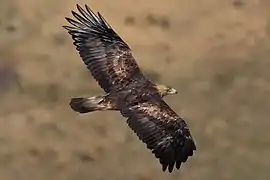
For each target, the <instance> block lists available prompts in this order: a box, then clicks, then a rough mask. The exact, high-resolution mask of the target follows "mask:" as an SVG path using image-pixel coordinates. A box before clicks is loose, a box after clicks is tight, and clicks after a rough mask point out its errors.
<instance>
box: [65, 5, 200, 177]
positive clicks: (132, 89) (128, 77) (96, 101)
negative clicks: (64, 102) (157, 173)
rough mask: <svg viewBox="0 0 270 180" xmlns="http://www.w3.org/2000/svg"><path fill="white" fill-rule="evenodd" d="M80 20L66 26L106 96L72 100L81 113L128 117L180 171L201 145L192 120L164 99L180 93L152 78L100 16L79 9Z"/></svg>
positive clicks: (160, 156)
mask: <svg viewBox="0 0 270 180" xmlns="http://www.w3.org/2000/svg"><path fill="white" fill-rule="evenodd" d="M77 8H78V10H79V12H80V15H79V14H78V13H76V12H74V11H72V14H73V16H74V17H75V18H76V19H77V21H75V20H73V19H70V18H66V19H67V21H68V22H69V23H70V24H71V25H73V26H64V28H65V29H67V30H68V33H69V34H70V35H71V36H72V39H73V40H74V45H75V46H76V49H77V50H78V52H79V54H80V57H81V58H82V60H83V62H84V64H85V65H86V66H87V68H88V69H89V70H90V72H91V74H92V76H93V77H94V78H95V79H96V81H97V82H98V84H99V85H100V87H101V88H103V89H104V91H105V93H106V94H105V95H99V96H95V97H90V98H72V99H71V101H70V107H71V108H72V109H73V110H74V111H76V112H79V113H89V112H93V111H103V110H113V111H119V112H120V113H121V114H122V115H123V116H124V117H126V118H127V124H128V126H129V127H130V128H131V129H132V130H133V131H134V132H135V133H136V134H137V136H138V137H139V139H140V140H141V141H142V142H144V143H145V144H146V145H147V148H148V149H150V150H151V151H152V153H153V154H154V155H155V157H156V158H158V159H159V161H160V163H161V164H162V169H163V171H165V170H166V169H168V171H169V172H172V170H173V168H174V167H176V168H177V169H179V168H180V166H181V164H182V163H183V162H186V161H187V159H188V157H189V156H192V155H193V151H195V150H196V145H195V143H194V141H193V139H192V136H191V134H190V131H189V128H188V126H187V124H186V122H185V121H184V120H183V119H182V118H181V117H179V116H178V115H177V114H176V113H175V112H174V111H173V110H172V109H171V108H170V107H169V105H168V104H166V103H165V101H164V100H163V97H164V96H166V95H169V94H176V93H177V92H176V90H175V89H174V88H171V87H169V86H165V85H157V84H155V83H153V82H151V81H150V80H149V79H147V78H146V77H145V76H144V75H143V73H142V71H141V70H140V68H139V67H138V64H137V63H136V61H135V59H134V57H133V55H132V52H131V49H130V48H129V46H128V45H127V44H126V43H125V42H124V41H123V40H122V39H121V38H120V37H119V36H118V35H117V33H116V32H115V31H114V30H113V29H112V27H111V26H110V25H109V24H108V23H107V22H106V20H105V19H104V18H103V17H102V16H101V14H100V13H98V14H97V15H95V14H94V13H93V12H92V10H91V9H90V8H89V7H88V6H87V5H85V8H86V10H84V9H83V8H82V7H80V6H79V5H77Z"/></svg>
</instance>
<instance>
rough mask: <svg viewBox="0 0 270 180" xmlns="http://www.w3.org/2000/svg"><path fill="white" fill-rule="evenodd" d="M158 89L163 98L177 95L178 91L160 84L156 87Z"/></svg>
mask: <svg viewBox="0 0 270 180" xmlns="http://www.w3.org/2000/svg"><path fill="white" fill-rule="evenodd" d="M156 89H157V90H158V92H159V94H160V95H161V96H162V97H164V96H167V95H172V94H177V90H176V89H174V88H172V87H170V86H165V85H161V84H158V85H156Z"/></svg>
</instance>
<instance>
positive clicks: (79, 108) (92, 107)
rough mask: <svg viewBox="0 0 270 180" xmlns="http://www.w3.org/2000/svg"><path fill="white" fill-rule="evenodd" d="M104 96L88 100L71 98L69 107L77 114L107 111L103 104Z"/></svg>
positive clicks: (105, 105) (105, 104) (106, 106)
mask: <svg viewBox="0 0 270 180" xmlns="http://www.w3.org/2000/svg"><path fill="white" fill-rule="evenodd" d="M103 101H104V96H95V97H90V98H82V97H79V98H71V100H70V103H69V105H70V107H71V109H73V110H74V111H76V112H79V113H89V112H93V111H101V110H107V109H109V107H108V104H107V103H104V102H103Z"/></svg>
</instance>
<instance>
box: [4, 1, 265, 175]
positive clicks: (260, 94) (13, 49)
mask: <svg viewBox="0 0 270 180" xmlns="http://www.w3.org/2000/svg"><path fill="white" fill-rule="evenodd" d="M76 3H80V4H81V5H84V4H85V3H86V4H88V5H89V6H90V7H91V8H92V9H93V10H94V11H95V12H97V11H99V12H101V14H102V15H103V16H104V17H105V18H106V19H107V21H108V22H109V23H110V24H111V26H112V27H113V28H114V29H115V31H116V32H117V33H118V34H119V35H120V36H121V37H122V38H123V39H124V40H125V41H126V42H127V43H128V44H129V46H130V47H131V48H132V49H133V54H134V56H135V57H136V59H137V62H138V64H139V65H140V67H141V68H142V70H143V71H144V72H145V74H146V75H147V76H148V77H149V78H150V79H152V80H154V81H155V82H158V83H164V84H167V85H171V86H173V87H175V88H176V89H177V90H178V91H179V94H178V95H176V96H170V97H166V98H165V100H166V102H167V103H168V104H169V105H171V107H172V108H173V109H174V110H175V111H176V112H177V113H178V114H179V115H181V116H182V117H184V118H185V119H186V121H187V123H188V125H189V127H190V129H191V132H192V135H193V137H194V139H195V141H196V144H197V149H198V150H197V152H196V154H195V155H194V156H193V157H192V158H190V159H189V160H188V162H187V163H185V164H184V165H183V166H182V168H181V170H180V171H175V172H173V173H172V174H169V173H167V172H166V173H164V172H162V170H161V166H160V164H159V162H158V160H156V159H155V158H154V156H153V155H152V154H151V153H150V151H149V150H148V149H147V148H146V146H145V144H143V143H142V142H141V141H139V140H138V138H137V136H135V134H134V133H133V131H132V130H131V129H129V128H128V126H127V124H126V122H125V119H124V118H123V117H122V116H121V115H120V114H119V113H117V112H103V113H99V112H96V113H92V114H88V115H78V114H77V113H75V112H73V111H72V110H71V109H70V108H69V105H68V103H69V100H70V97H74V96H93V95H96V94H99V93H102V90H101V89H100V88H99V86H98V85H97V83H96V82H95V81H94V79H93V78H92V77H91V76H90V75H89V72H88V70H87V69H86V67H85V66H84V65H83V63H82V61H81V59H80V57H79V56H78V53H77V52H76V50H75V47H74V46H73V44H72V43H73V41H72V40H71V37H70V36H69V34H68V33H67V32H66V31H65V30H64V29H63V28H62V25H66V24H67V23H66V21H65V19H64V18H65V17H66V16H68V17H70V16H71V12H70V11H71V10H76ZM269 12H270V1H269V0H166V1H163V0H147V1H145V0H136V1H135V0H113V1H109V0H106V1H105V0H80V1H78V0H77V1H76V0H57V1H52V0H23V1H22V0H1V6H0V97H1V103H0V107H1V108H0V179H1V180H48V179H50V180H163V179H171V180H173V179H182V180H216V179H219V180H244V179H245V180H254V179H258V180H268V179H270V171H269V168H270V154H269V151H270V131H269V130H270V119H269V117H270V101H269V95H270V71H269V69H270V59H269V58H270V13H269Z"/></svg>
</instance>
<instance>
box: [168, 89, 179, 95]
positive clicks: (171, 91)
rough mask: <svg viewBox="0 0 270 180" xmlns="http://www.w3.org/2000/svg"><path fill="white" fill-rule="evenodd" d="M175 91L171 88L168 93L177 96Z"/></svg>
mask: <svg viewBox="0 0 270 180" xmlns="http://www.w3.org/2000/svg"><path fill="white" fill-rule="evenodd" d="M177 93H178V92H177V90H176V89H174V88H171V89H170V91H169V94H177Z"/></svg>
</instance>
